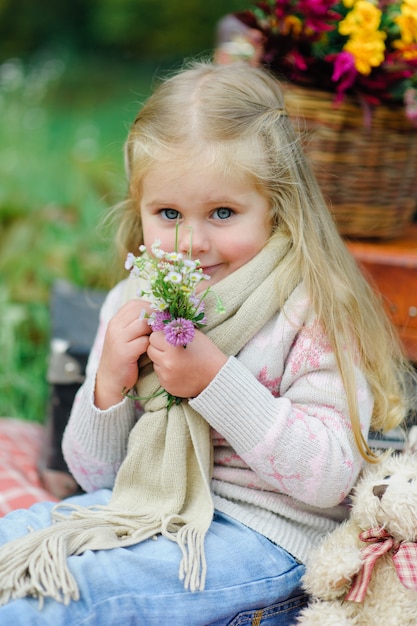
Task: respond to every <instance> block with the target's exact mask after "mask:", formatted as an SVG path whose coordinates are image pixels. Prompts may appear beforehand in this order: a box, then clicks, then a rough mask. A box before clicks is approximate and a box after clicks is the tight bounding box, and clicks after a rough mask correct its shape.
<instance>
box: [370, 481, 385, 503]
mask: <svg viewBox="0 0 417 626" xmlns="http://www.w3.org/2000/svg"><path fill="white" fill-rule="evenodd" d="M387 487H388V485H375V487H373V489H372V493H373V494H374V496H376V497H377V498H379V499H380V500H381V498H382V496H383V495H384V493H385V492H386V490H387Z"/></svg>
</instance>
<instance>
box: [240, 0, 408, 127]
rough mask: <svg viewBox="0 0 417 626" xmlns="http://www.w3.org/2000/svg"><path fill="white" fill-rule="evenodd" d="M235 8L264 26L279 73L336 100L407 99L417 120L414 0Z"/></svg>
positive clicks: (271, 2) (271, 0)
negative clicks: (331, 93) (353, 96)
mask: <svg viewBox="0 0 417 626" xmlns="http://www.w3.org/2000/svg"><path fill="white" fill-rule="evenodd" d="M236 16H237V17H239V19H241V20H242V21H243V22H244V23H245V24H246V25H247V26H250V27H251V28H257V29H259V30H260V31H261V32H262V33H263V35H264V54H263V59H262V63H264V64H265V65H268V66H269V67H271V69H272V70H274V71H275V72H276V73H277V74H279V75H281V76H284V77H287V78H288V79H290V80H291V81H294V82H297V83H301V84H305V85H311V86H316V87H318V88H320V89H324V90H327V91H334V92H335V93H336V100H341V99H342V98H343V96H344V95H345V94H346V93H353V94H357V95H359V96H361V97H362V98H363V99H364V100H365V101H366V102H368V103H369V104H370V105H378V104H381V103H404V104H405V107H406V113H407V115H408V117H409V118H410V120H411V121H412V122H415V123H416V125H417V0H342V1H340V0H265V1H263V2H257V3H256V4H255V5H254V7H253V8H252V9H250V10H247V11H243V12H241V13H237V14H236Z"/></svg>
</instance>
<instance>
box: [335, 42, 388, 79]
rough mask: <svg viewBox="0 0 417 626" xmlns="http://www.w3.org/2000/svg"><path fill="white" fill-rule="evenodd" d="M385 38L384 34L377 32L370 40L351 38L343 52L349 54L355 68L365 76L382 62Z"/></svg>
mask: <svg viewBox="0 0 417 626" xmlns="http://www.w3.org/2000/svg"><path fill="white" fill-rule="evenodd" d="M385 38H386V34H385V33H382V32H379V31H377V32H376V33H374V36H373V38H372V39H371V38H367V37H357V38H353V37H352V38H351V39H349V41H348V42H347V43H346V44H345V46H344V50H346V51H347V52H350V53H351V55H352V56H353V58H354V62H355V67H356V69H357V71H358V72H359V73H360V74H364V75H365V76H367V75H368V74H370V72H371V70H372V68H373V67H378V66H379V65H381V63H382V62H383V61H384V50H385V43H384V40H385Z"/></svg>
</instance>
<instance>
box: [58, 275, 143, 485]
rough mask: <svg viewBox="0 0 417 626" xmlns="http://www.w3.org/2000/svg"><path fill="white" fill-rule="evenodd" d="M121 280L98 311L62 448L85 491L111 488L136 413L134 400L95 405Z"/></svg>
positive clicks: (124, 451) (118, 298)
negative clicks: (83, 376) (99, 369)
mask: <svg viewBox="0 0 417 626" xmlns="http://www.w3.org/2000/svg"><path fill="white" fill-rule="evenodd" d="M123 285H124V282H122V283H119V284H118V285H116V287H114V289H112V290H111V291H110V292H109V294H108V296H107V298H106V300H105V302H104V304H103V306H102V309H101V311H100V321H99V326H98V330H97V334H96V337H95V340H94V344H93V347H92V349H91V353H90V356H89V360H88V363H87V369H86V379H85V381H84V383H83V385H82V386H81V387H80V389H79V390H78V392H77V395H76V397H75V399H74V404H73V407H72V411H71V415H70V418H69V421H68V424H67V427H66V429H65V432H64V436H63V440H62V449H63V454H64V458H65V460H66V462H67V465H68V467H69V469H70V471H71V473H72V474H73V476H74V478H75V480H76V481H77V482H78V484H79V485H80V486H81V487H82V488H83V489H84V490H85V491H93V490H94V489H100V488H104V487H107V488H111V487H112V486H113V484H114V479H115V477H116V473H117V470H118V468H119V467H120V464H121V463H122V461H123V459H124V457H125V455H126V449H127V440H128V437H129V433H130V430H131V429H132V427H133V425H134V424H135V421H136V419H137V416H138V412H137V407H136V406H135V402H134V400H132V399H130V398H121V401H120V402H119V403H118V404H117V405H116V406H113V407H110V408H109V409H107V410H105V411H102V410H100V409H98V408H97V407H96V406H95V404H94V388H95V377H96V371H97V367H98V363H99V360H100V356H101V352H102V349H103V343H104V335H105V332H106V328H107V324H108V322H109V320H110V319H111V318H112V317H113V315H114V314H115V313H116V311H117V310H118V308H119V307H120V305H121V302H122V294H123Z"/></svg>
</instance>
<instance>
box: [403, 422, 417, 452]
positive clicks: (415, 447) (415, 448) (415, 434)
mask: <svg viewBox="0 0 417 626" xmlns="http://www.w3.org/2000/svg"><path fill="white" fill-rule="evenodd" d="M403 451H404V452H405V453H407V454H414V455H416V456H417V426H412V427H411V428H410V430H409V431H408V434H407V439H406V442H405V445H404V450H403Z"/></svg>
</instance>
